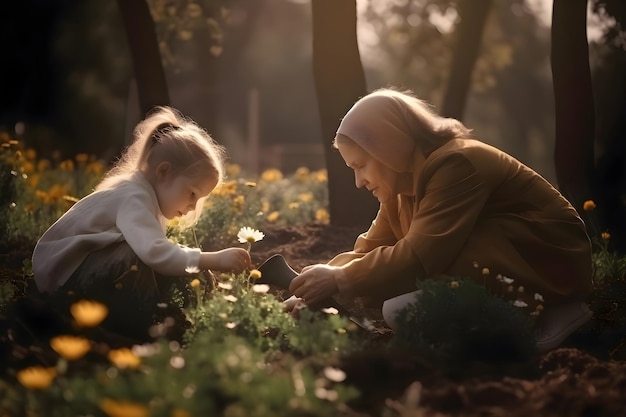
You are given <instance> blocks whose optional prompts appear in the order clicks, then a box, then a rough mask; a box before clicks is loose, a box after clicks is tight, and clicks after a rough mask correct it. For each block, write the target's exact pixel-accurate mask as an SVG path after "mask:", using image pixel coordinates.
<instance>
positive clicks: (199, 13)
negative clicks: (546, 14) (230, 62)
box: [147, 0, 232, 140]
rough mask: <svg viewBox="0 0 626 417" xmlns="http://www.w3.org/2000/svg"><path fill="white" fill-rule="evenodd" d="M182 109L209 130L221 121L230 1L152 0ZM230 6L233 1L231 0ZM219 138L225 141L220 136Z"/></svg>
mask: <svg viewBox="0 0 626 417" xmlns="http://www.w3.org/2000/svg"><path fill="white" fill-rule="evenodd" d="M147 2H148V5H149V6H150V10H151V12H152V16H153V19H154V25H155V30H156V34H157V38H158V41H159V42H158V44H159V50H160V53H161V59H162V62H163V66H164V69H165V75H166V77H167V80H168V84H169V86H170V96H171V99H172V101H173V102H176V107H177V108H178V109H179V110H181V111H183V113H184V114H185V115H187V116H190V117H193V118H194V119H195V120H196V121H197V122H198V123H200V124H201V125H202V126H203V127H204V128H206V129H207V130H208V131H209V132H214V131H215V129H216V125H217V113H218V109H217V106H218V104H217V90H218V86H219V85H220V80H219V73H218V69H219V61H220V59H221V56H222V52H223V37H224V27H226V26H228V24H229V21H230V13H229V9H227V8H226V4H227V3H232V1H227V0H176V1H171V0H147ZM229 7H230V4H229ZM216 139H218V140H219V138H218V137H216Z"/></svg>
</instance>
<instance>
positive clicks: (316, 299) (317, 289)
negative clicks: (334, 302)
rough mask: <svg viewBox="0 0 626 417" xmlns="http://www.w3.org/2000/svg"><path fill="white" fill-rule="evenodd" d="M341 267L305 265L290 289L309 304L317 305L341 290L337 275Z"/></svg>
mask: <svg viewBox="0 0 626 417" xmlns="http://www.w3.org/2000/svg"><path fill="white" fill-rule="evenodd" d="M339 274H341V268H339V267H334V266H329V265H325V264H318V265H311V266H307V267H305V268H304V269H303V270H302V272H301V273H300V275H298V276H297V277H295V278H294V279H293V281H291V284H290V285H289V291H290V292H291V293H292V294H293V295H295V296H296V297H298V298H301V299H302V300H303V302H304V303H306V305H307V306H310V307H315V306H316V305H318V304H320V303H322V301H324V300H326V299H328V298H329V297H331V296H333V295H334V294H336V293H337V292H338V291H339V287H337V280H336V278H337V276H338V275H339Z"/></svg>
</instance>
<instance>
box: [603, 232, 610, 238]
mask: <svg viewBox="0 0 626 417" xmlns="http://www.w3.org/2000/svg"><path fill="white" fill-rule="evenodd" d="M609 239H611V234H610V233H609V232H602V240H609Z"/></svg>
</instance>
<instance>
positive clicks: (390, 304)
mask: <svg viewBox="0 0 626 417" xmlns="http://www.w3.org/2000/svg"><path fill="white" fill-rule="evenodd" d="M420 293H421V291H413V292H409V293H406V294H401V295H398V296H397V297H393V298H390V299H388V300H386V301H385V302H384V303H383V308H382V314H383V319H384V320H385V322H386V323H387V325H388V326H389V327H390V328H391V329H393V330H396V331H397V330H398V328H399V322H398V313H399V312H400V311H402V310H404V309H405V308H406V307H408V306H409V305H413V304H416V303H417V296H418V295H419V294H420Z"/></svg>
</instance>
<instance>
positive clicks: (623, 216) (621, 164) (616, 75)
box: [588, 0, 626, 253]
mask: <svg viewBox="0 0 626 417" xmlns="http://www.w3.org/2000/svg"><path fill="white" fill-rule="evenodd" d="M591 4H592V10H593V12H594V13H595V14H596V15H597V18H598V19H599V20H600V21H601V22H602V23H603V36H602V38H601V39H600V40H599V41H598V42H597V43H596V44H595V45H593V44H592V46H593V48H592V49H591V51H590V53H591V55H590V62H591V71H592V85H593V93H594V107H595V152H596V158H595V159H596V161H595V172H594V174H595V175H594V176H593V181H594V182H593V188H594V189H593V192H594V194H593V198H594V199H595V200H596V203H597V208H596V210H595V211H594V213H593V214H594V216H595V217H596V218H597V222H598V224H599V228H600V230H599V231H605V230H606V231H609V232H610V233H611V240H610V244H611V247H612V249H615V250H618V251H619V252H621V253H626V141H625V140H624V132H625V131H626V76H625V75H624V74H626V30H625V29H626V2H624V1H623V0H594V1H592V2H591ZM588 215H589V214H588Z"/></svg>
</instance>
